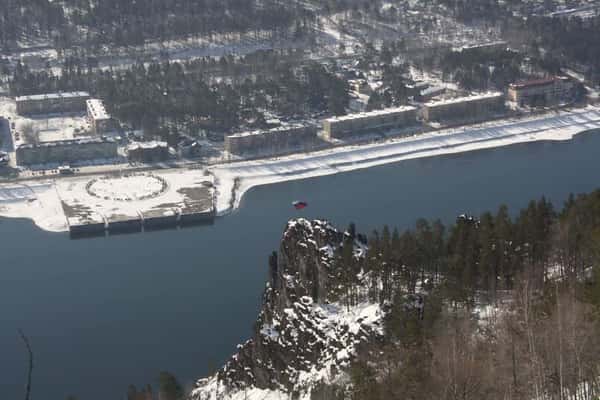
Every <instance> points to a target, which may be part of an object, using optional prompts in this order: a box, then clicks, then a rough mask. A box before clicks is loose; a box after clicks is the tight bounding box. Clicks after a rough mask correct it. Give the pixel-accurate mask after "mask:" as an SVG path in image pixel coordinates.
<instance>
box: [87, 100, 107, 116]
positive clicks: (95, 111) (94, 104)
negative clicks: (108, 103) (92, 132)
mask: <svg viewBox="0 0 600 400" xmlns="http://www.w3.org/2000/svg"><path fill="white" fill-rule="evenodd" d="M86 104H87V109H88V113H89V114H91V116H92V118H93V119H94V120H96V121H98V120H106V119H110V115H109V114H108V113H107V112H106V109H105V108H104V103H103V102H102V100H100V99H89V100H87V101H86Z"/></svg>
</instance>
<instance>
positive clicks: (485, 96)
mask: <svg viewBox="0 0 600 400" xmlns="http://www.w3.org/2000/svg"><path fill="white" fill-rule="evenodd" d="M502 96H504V94H503V93H502V92H487V93H481V94H474V95H471V96H465V97H455V98H453V99H446V100H436V101H430V102H428V103H425V107H436V106H441V105H446V104H457V103H468V102H471V101H477V100H483V99H493V98H499V97H502Z"/></svg>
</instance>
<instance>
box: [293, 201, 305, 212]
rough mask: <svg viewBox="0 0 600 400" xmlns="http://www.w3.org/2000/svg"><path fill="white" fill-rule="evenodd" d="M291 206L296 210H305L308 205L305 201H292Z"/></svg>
mask: <svg viewBox="0 0 600 400" xmlns="http://www.w3.org/2000/svg"><path fill="white" fill-rule="evenodd" d="M292 205H293V206H294V208H295V209H296V210H302V209H303V208H306V207H307V206H308V203H307V202H305V201H294V202H293V203H292Z"/></svg>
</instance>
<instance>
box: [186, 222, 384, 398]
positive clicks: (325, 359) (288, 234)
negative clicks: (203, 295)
mask: <svg viewBox="0 0 600 400" xmlns="http://www.w3.org/2000/svg"><path fill="white" fill-rule="evenodd" d="M342 243H348V241H347V240H344V233H343V232H340V231H338V230H336V229H335V228H333V227H332V226H331V225H329V224H328V223H327V222H324V221H318V220H315V221H307V220H304V219H298V220H293V221H290V222H289V223H288V225H287V227H286V229H285V232H284V234H283V238H282V241H281V245H280V250H279V253H278V256H277V261H276V262H274V260H273V261H272V262H271V267H270V282H268V283H267V287H266V289H265V292H264V297H263V304H262V308H261V311H260V314H259V316H258V319H257V321H256V324H255V326H254V332H253V335H252V337H251V338H250V339H249V340H248V341H247V342H245V343H244V344H242V345H239V346H238V352H237V354H235V355H234V356H232V357H231V359H230V360H229V361H228V362H227V363H226V364H225V365H224V366H223V367H222V368H221V369H220V370H219V371H218V372H217V373H216V374H215V375H214V376H212V377H209V378H205V379H201V380H200V381H198V383H197V387H196V389H195V390H194V391H193V393H192V395H191V398H192V400H208V399H237V398H240V399H243V398H253V397H255V398H261V399H269V398H280V396H281V397H284V396H285V398H289V397H292V398H301V399H316V398H327V397H328V395H327V394H323V389H322V388H323V387H324V386H328V385H329V384H331V383H339V384H343V383H344V381H345V380H346V379H347V375H346V373H345V369H346V368H347V367H348V363H349V361H350V360H351V358H352V357H353V355H354V354H355V352H356V350H357V348H358V346H360V345H361V343H366V342H369V341H373V340H377V339H378V338H380V337H381V335H382V334H383V329H382V317H383V312H382V311H381V309H380V307H379V305H378V304H370V303H362V304H358V305H356V306H352V307H349V306H347V305H345V306H344V305H342V304H341V303H339V302H338V298H339V295H337V294H335V293H336V290H335V289H336V287H337V286H338V285H339V282H338V279H337V278H336V277H338V276H340V269H342V268H345V267H346V266H344V265H341V264H342V263H341V262H338V261H336V260H337V257H336V254H337V253H338V252H337V250H338V249H339V247H340V246H342ZM350 243H352V241H350ZM353 252H354V257H363V256H364V252H365V248H364V245H362V244H360V243H358V242H354V244H353ZM319 393H320V394H319Z"/></svg>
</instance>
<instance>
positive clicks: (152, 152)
mask: <svg viewBox="0 0 600 400" xmlns="http://www.w3.org/2000/svg"><path fill="white" fill-rule="evenodd" d="M127 158H129V160H131V161H136V162H143V163H152V162H160V161H165V160H166V159H167V158H169V145H168V144H167V142H158V141H151V142H135V143H132V144H130V145H129V146H127Z"/></svg>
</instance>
